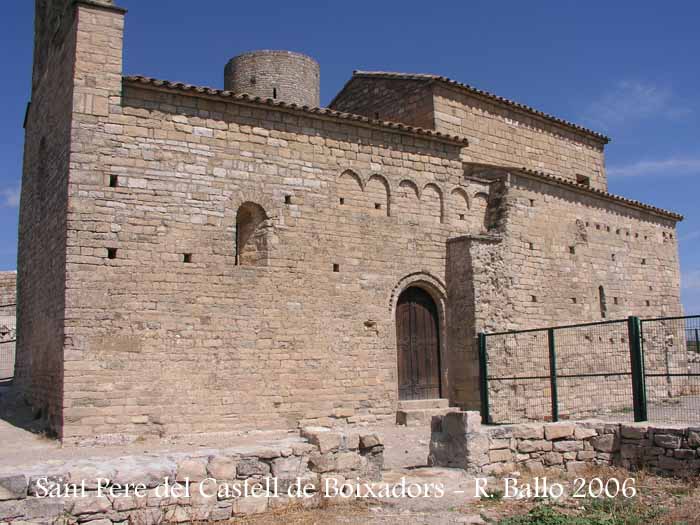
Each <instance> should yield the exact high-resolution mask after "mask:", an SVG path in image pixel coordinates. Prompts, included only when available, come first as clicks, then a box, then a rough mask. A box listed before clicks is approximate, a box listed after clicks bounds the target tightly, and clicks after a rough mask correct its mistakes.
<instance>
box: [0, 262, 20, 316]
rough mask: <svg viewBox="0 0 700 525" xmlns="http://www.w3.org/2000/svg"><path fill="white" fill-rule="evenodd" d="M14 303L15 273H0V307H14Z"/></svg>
mask: <svg viewBox="0 0 700 525" xmlns="http://www.w3.org/2000/svg"><path fill="white" fill-rule="evenodd" d="M16 301H17V272H0V307H2V306H5V305H14V304H15V303H16ZM13 310H14V309H13ZM0 312H2V310H0Z"/></svg>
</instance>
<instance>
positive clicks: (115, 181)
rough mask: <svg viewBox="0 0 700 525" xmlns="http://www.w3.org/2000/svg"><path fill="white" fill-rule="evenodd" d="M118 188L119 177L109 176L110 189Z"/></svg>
mask: <svg viewBox="0 0 700 525" xmlns="http://www.w3.org/2000/svg"><path fill="white" fill-rule="evenodd" d="M117 186H119V176H118V175H110V176H109V187H110V188H116V187H117Z"/></svg>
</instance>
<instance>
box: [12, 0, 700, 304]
mask: <svg viewBox="0 0 700 525" xmlns="http://www.w3.org/2000/svg"><path fill="white" fill-rule="evenodd" d="M117 1H118V3H119V4H120V5H122V6H123V7H126V8H127V9H129V14H128V15H127V25H126V41H125V60H124V67H125V72H126V73H127V74H143V75H148V76H154V77H159V78H164V79H168V80H178V81H184V82H189V83H193V84H202V85H210V86H217V87H218V86H221V85H222V84H223V80H222V75H223V67H224V64H225V63H226V61H227V60H228V59H229V58H231V57H232V56H234V55H236V54H238V53H240V52H243V51H248V50H252V49H262V48H268V49H269V48H272V49H291V50H296V51H301V52H304V53H307V54H309V55H311V56H313V57H315V58H316V59H317V60H318V61H319V62H320V64H321V101H322V103H323V104H327V103H328V102H329V101H330V100H331V98H332V97H333V95H334V94H335V93H336V92H337V91H338V90H339V89H340V88H341V87H342V85H343V83H344V82H345V81H346V80H347V79H348V78H349V77H350V75H351V72H352V70H353V69H375V70H391V71H408V72H420V73H438V74H441V75H445V76H448V77H451V78H454V79H455V80H459V81H461V82H465V83H468V84H471V85H474V86H476V87H479V88H482V89H486V90H488V91H491V92H494V93H496V94H498V95H501V96H504V97H508V98H511V99H515V100H517V101H519V102H522V103H525V104H528V105H531V106H534V107H536V108H538V109H541V110H543V111H545V112H548V113H552V114H554V115H557V116H559V117H562V118H565V119H567V120H571V121H574V122H577V123H579V124H582V125H585V126H588V127H592V128H593V129H595V130H598V131H601V132H603V133H605V134H607V135H609V136H611V137H612V139H613V140H612V142H611V143H610V144H609V145H608V147H607V168H608V174H609V178H610V191H611V192H613V193H617V194H620V195H624V196H626V197H630V198H634V199H638V200H641V201H644V202H648V203H652V204H655V205H657V206H660V207H663V208H668V209H671V210H674V211H677V212H680V213H682V214H683V215H685V216H686V220H685V221H684V222H682V223H681V224H680V226H679V238H680V246H681V250H680V251H681V270H682V274H683V299H684V304H685V306H686V311H687V312H688V313H700V250H698V249H697V248H696V246H697V245H698V244H697V243H698V242H700V205H699V203H700V118H699V117H700V89H698V86H699V85H700V68H699V67H698V55H699V54H700V36H698V32H697V21H698V20H700V3H697V2H691V1H678V2H673V3H667V4H663V5H662V4H659V3H658V1H654V2H652V1H646V0H642V1H635V2H632V1H624V2H610V1H609V0H607V1H597V0H592V1H588V2H580V1H566V0H551V1H539V2H516V1H512V2H506V1H503V2H497V1H470V2H457V1H452V2H447V1H445V2H429V3H426V2H424V1H421V2H419V1H415V0H402V1H384V2H380V1H376V0H375V1H373V2H369V1H365V0H356V1H354V2H352V3H350V4H348V3H341V2H330V1H328V2H321V1H305V2H301V1H300V2H288V1H284V2H283V1H277V0H268V1H267V2H231V1H229V0H208V1H206V2H205V1H202V2H196V3H193V2H191V0H167V1H166V0H149V1H144V0H117ZM5 4H7V5H3V17H2V21H1V22H0V24H1V25H0V28H1V31H0V49H3V50H4V56H3V61H2V71H3V81H2V87H1V88H0V90H1V91H0V92H1V93H2V97H0V103H1V104H2V114H3V115H4V116H3V118H2V119H1V120H0V156H1V158H2V160H3V162H2V168H1V169H0V224H1V225H2V226H1V228H0V270H10V269H14V268H15V266H16V263H15V261H16V236H17V234H16V231H17V205H18V200H19V193H18V192H19V184H20V179H21V171H22V147H23V131H22V120H23V117H24V111H25V107H26V104H27V101H28V100H29V96H30V79H31V61H32V44H33V40H32V38H33V35H32V31H33V28H32V25H33V4H34V2H32V1H31V0H12V1H10V2H5ZM193 6H194V7H193ZM197 7H198V8H199V9H197ZM662 7H663V8H662Z"/></svg>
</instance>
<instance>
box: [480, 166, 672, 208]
mask: <svg viewBox="0 0 700 525" xmlns="http://www.w3.org/2000/svg"><path fill="white" fill-rule="evenodd" d="M494 168H499V169H503V170H507V171H511V172H516V173H517V172H520V173H523V174H525V175H530V176H533V177H536V178H539V179H545V180H547V181H551V182H554V183H556V184H559V185H562V186H569V187H572V188H575V189H577V190H581V191H584V192H586V193H593V194H595V195H597V196H600V197H603V198H605V199H608V200H611V201H614V202H619V203H622V204H625V205H627V206H630V207H633V208H639V209H642V210H646V211H650V212H652V213H655V214H657V215H662V216H664V217H667V218H670V219H673V220H675V221H682V220H683V218H684V217H683V215H680V214H679V213H676V212H673V211H669V210H664V209H663V208H657V207H656V206H652V205H651V204H645V203H643V202H640V201H636V200H633V199H628V198H626V197H621V196H619V195H615V194H613V193H608V192H607V191H603V190H599V189H597V188H591V187H590V186H586V185H584V184H578V183H576V182H573V181H570V180H567V179H564V178H562V177H557V176H556V175H551V174H549V173H544V172H542V171H536V170H532V169H530V168H506V167H501V166H494Z"/></svg>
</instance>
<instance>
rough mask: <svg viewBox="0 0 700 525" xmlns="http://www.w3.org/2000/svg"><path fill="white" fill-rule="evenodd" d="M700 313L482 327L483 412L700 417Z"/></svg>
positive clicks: (502, 419)
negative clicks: (517, 328)
mask: <svg viewBox="0 0 700 525" xmlns="http://www.w3.org/2000/svg"><path fill="white" fill-rule="evenodd" d="M699 336H700V316H691V317H677V318H659V319H647V320H640V319H638V318H636V317H630V318H628V319H622V320H616V321H603V322H597V323H584V324H576V325H568V326H558V327H551V328H542V329H533V330H520V331H509V332H500V333H493V334H480V335H479V362H480V377H481V385H480V386H481V400H482V409H481V411H482V417H483V419H484V421H485V422H489V423H495V424H503V423H520V422H526V421H559V420H561V419H585V418H598V419H609V420H614V421H644V420H647V419H649V420H654V421H661V422H679V423H688V422H700V352H699V351H698V345H700V337H699Z"/></svg>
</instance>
